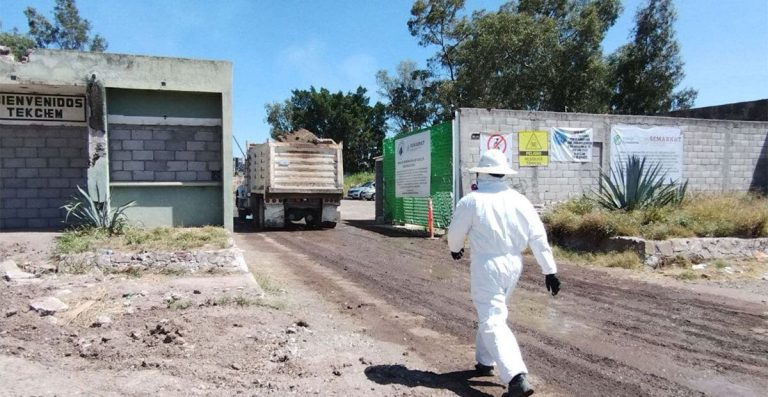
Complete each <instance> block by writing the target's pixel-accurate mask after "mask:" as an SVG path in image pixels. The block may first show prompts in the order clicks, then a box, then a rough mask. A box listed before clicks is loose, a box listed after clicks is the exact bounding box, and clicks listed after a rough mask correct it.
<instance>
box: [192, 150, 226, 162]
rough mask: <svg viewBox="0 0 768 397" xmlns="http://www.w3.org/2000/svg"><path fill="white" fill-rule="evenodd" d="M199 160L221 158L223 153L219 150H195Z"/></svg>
mask: <svg viewBox="0 0 768 397" xmlns="http://www.w3.org/2000/svg"><path fill="white" fill-rule="evenodd" d="M193 153H194V154H195V160H197V161H212V160H221V153H218V152H193Z"/></svg>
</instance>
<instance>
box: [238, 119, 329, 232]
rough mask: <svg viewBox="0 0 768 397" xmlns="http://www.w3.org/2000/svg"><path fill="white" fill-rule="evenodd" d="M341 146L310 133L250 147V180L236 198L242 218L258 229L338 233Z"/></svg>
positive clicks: (247, 172) (247, 175)
mask: <svg viewBox="0 0 768 397" xmlns="http://www.w3.org/2000/svg"><path fill="white" fill-rule="evenodd" d="M342 147H343V144H342V143H336V142H334V141H333V140H332V139H320V138H317V137H316V136H315V135H314V134H312V133H311V132H309V131H307V130H298V131H294V132H292V133H290V134H288V135H285V136H283V137H281V138H280V140H279V141H268V142H265V143H261V144H250V145H248V152H247V157H246V163H245V179H244V182H243V184H242V185H241V186H239V187H238V192H237V209H238V213H239V215H240V217H241V218H244V219H245V218H248V217H250V218H252V220H253V223H254V225H255V226H256V227H258V228H271V227H272V228H279V227H284V226H286V225H288V224H290V223H300V222H302V221H303V222H304V223H306V224H307V225H308V226H311V227H323V228H333V227H336V223H338V222H339V219H340V216H341V215H340V213H339V205H340V204H341V199H342V196H343V194H344V168H343V164H342Z"/></svg>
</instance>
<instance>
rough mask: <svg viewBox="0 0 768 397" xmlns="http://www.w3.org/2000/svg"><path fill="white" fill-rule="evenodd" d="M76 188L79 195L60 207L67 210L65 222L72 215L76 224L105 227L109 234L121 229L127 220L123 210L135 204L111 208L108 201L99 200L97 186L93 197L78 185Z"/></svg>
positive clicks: (129, 203)
mask: <svg viewBox="0 0 768 397" xmlns="http://www.w3.org/2000/svg"><path fill="white" fill-rule="evenodd" d="M77 190H78V191H79V193H80V195H79V196H73V197H72V200H70V201H69V202H68V203H67V204H65V205H64V206H62V207H61V208H63V209H64V210H65V211H67V216H66V217H65V218H64V222H65V223H70V221H69V218H70V217H73V218H74V219H75V220H74V221H73V222H72V223H74V224H77V225H78V226H85V227H91V228H97V229H105V230H107V231H108V232H109V234H110V235H112V234H119V233H121V232H122V231H123V229H124V228H125V226H126V224H127V221H128V218H127V217H126V215H125V210H126V209H128V208H129V207H132V206H133V205H135V204H136V202H135V201H131V202H128V203H125V204H123V205H121V206H119V207H117V208H116V209H112V208H110V207H111V206H110V205H109V203H108V202H103V201H99V198H100V196H101V195H100V194H99V190H98V187H97V188H96V197H95V198H94V197H91V196H90V195H89V194H88V192H86V191H85V190H83V189H82V188H81V187H80V186H78V187H77ZM72 223H70V224H72Z"/></svg>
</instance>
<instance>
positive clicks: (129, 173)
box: [107, 124, 222, 182]
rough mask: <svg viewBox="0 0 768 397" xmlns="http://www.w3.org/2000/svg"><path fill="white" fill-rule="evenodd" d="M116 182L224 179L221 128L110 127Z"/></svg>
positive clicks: (111, 165)
mask: <svg viewBox="0 0 768 397" xmlns="http://www.w3.org/2000/svg"><path fill="white" fill-rule="evenodd" d="M107 134H108V141H109V168H110V179H111V180H112V182H211V181H221V180H222V147H221V145H222V139H221V127H208V126H165V125H164V126H157V125H127V124H110V125H109V131H108V133H107Z"/></svg>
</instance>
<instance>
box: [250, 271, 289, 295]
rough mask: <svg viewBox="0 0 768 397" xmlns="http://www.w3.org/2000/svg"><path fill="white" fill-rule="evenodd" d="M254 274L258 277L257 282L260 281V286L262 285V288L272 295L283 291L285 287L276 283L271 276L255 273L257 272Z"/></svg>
mask: <svg viewBox="0 0 768 397" xmlns="http://www.w3.org/2000/svg"><path fill="white" fill-rule="evenodd" d="M253 276H254V278H255V279H256V282H257V283H259V286H260V287H261V289H262V290H264V292H266V293H268V294H271V295H276V294H279V293H281V292H283V289H282V288H280V287H279V286H277V285H275V284H274V283H273V282H272V280H271V279H270V278H269V277H267V276H265V275H263V274H255V273H254V275H253Z"/></svg>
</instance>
